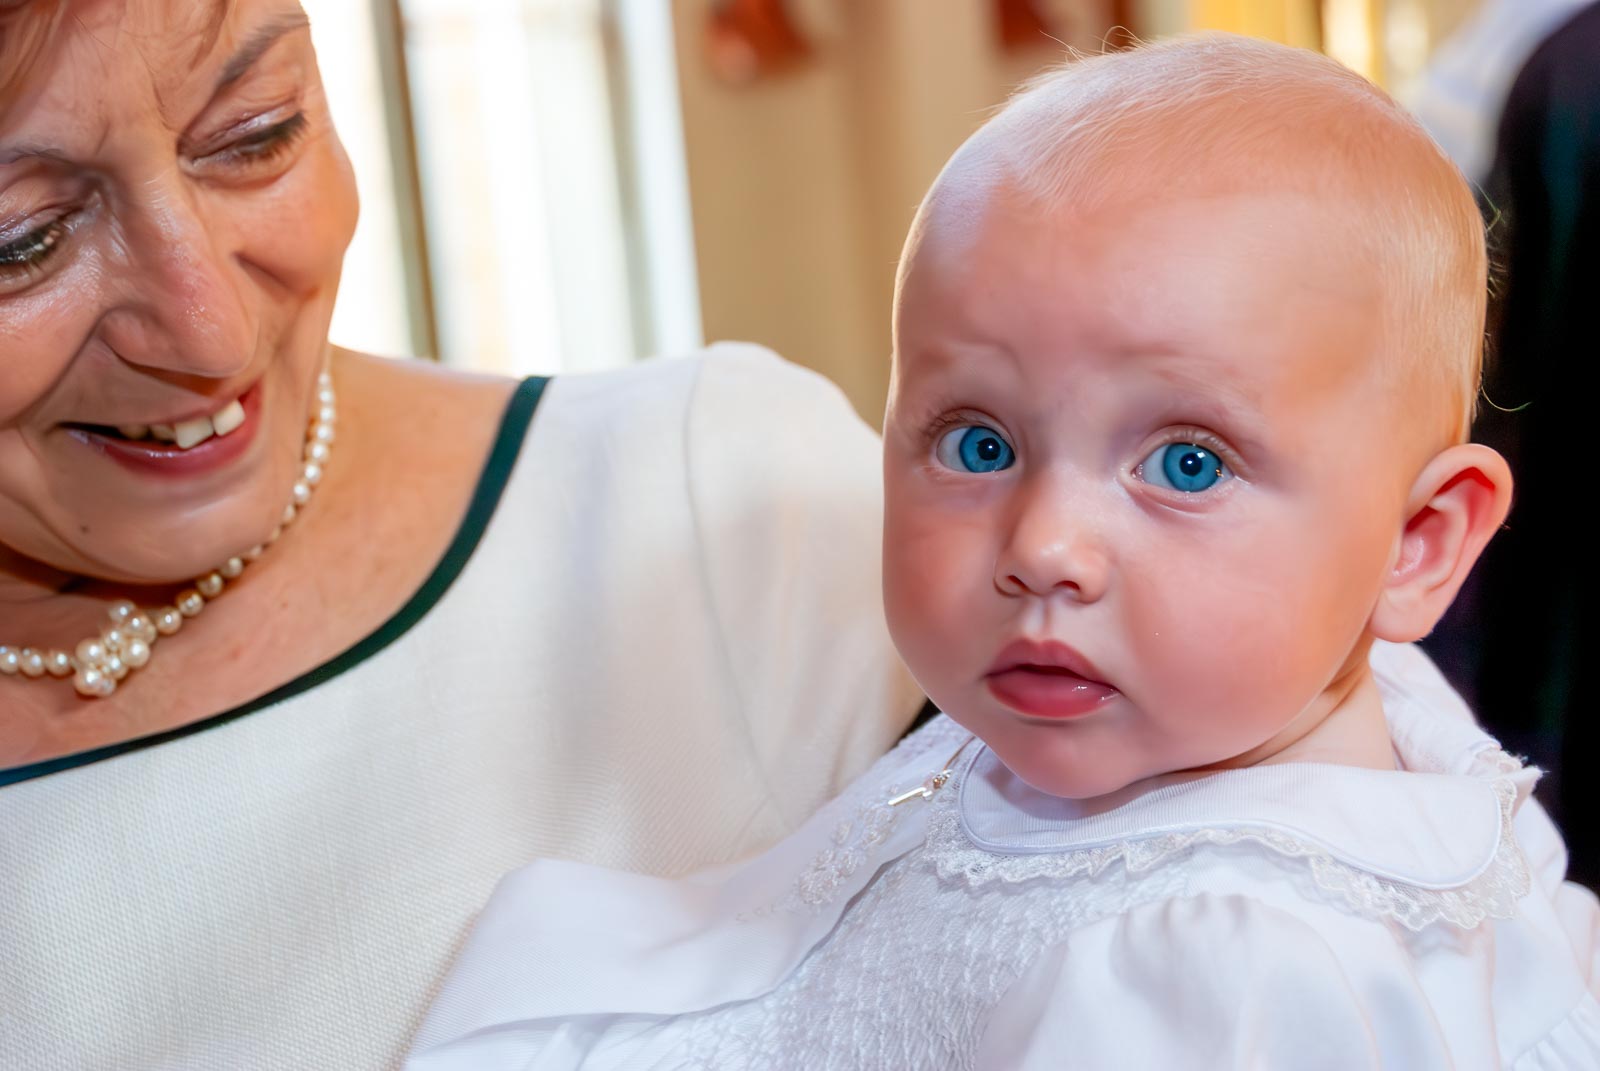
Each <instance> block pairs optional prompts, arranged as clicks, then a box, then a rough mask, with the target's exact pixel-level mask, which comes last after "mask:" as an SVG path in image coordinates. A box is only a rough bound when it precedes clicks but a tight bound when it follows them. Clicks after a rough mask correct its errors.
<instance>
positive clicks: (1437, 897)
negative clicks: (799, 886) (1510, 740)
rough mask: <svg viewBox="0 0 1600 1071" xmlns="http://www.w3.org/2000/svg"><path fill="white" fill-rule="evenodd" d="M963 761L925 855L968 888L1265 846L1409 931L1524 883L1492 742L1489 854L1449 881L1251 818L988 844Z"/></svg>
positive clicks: (1341, 899) (1509, 796)
mask: <svg viewBox="0 0 1600 1071" xmlns="http://www.w3.org/2000/svg"><path fill="white" fill-rule="evenodd" d="M971 769H972V763H971V762H968V763H966V764H965V765H964V766H963V767H962V769H961V770H960V772H959V773H958V774H957V776H956V777H955V778H953V779H952V780H951V782H950V784H949V785H947V786H946V787H945V790H944V791H943V792H942V793H941V794H940V797H941V798H937V799H935V800H934V801H933V804H932V811H931V812H930V814H929V819H928V823H929V824H928V850H927V853H926V857H925V858H926V859H927V861H928V864H929V865H931V866H932V867H933V868H934V870H935V872H936V873H937V874H938V876H939V878H940V879H941V880H944V881H955V882H960V883H963V884H965V885H967V886H969V887H973V888H977V887H981V886H984V885H989V884H993V883H996V882H998V883H1002V884H1019V883H1022V882H1028V881H1033V880H1036V879H1039V878H1055V879H1078V878H1093V877H1096V876H1098V875H1099V874H1101V873H1102V872H1104V871H1105V870H1106V869H1107V868H1109V867H1113V866H1121V867H1122V868H1123V869H1124V870H1125V871H1126V872H1127V873H1128V874H1129V875H1130V876H1133V875H1141V874H1146V873H1149V872H1151V871H1154V870H1156V869H1158V868H1160V867H1163V866H1165V865H1167V864H1170V863H1174V862H1177V861H1179V860H1180V859H1181V858H1185V857H1187V856H1188V855H1189V854H1190V853H1191V852H1193V851H1195V850H1198V849H1202V848H1206V847H1229V846H1233V845H1239V844H1249V845H1252V846H1255V847H1260V848H1265V849H1267V850H1268V852H1270V853H1271V854H1272V855H1274V856H1276V857H1277V858H1279V859H1280V860H1283V861H1287V862H1292V863H1293V864H1294V865H1296V866H1304V867H1306V868H1308V870H1309V874H1310V877H1311V880H1312V882H1313V883H1314V884H1315V886H1316V888H1317V889H1319V890H1320V891H1321V892H1323V893H1325V894H1327V895H1328V896H1329V897H1330V898H1331V899H1333V900H1334V901H1336V902H1337V903H1339V904H1341V905H1342V906H1343V907H1345V908H1347V909H1348V910H1350V911H1353V912H1355V913H1356V914H1359V915H1362V916H1364V917H1368V918H1374V919H1389V920H1393V921H1395V922H1398V923H1400V924H1401V925H1402V926H1404V927H1406V928H1407V929H1409V930H1422V929H1424V928H1426V927H1428V926H1430V925H1432V924H1434V923H1436V922H1446V923H1449V924H1451V925H1454V926H1459V927H1461V928H1462V929H1472V928H1474V927H1476V926H1478V925H1479V924H1480V923H1482V922H1483V921H1484V920H1485V919H1488V918H1497V919H1503V918H1510V917H1511V916H1512V915H1513V914H1514V913H1515V911H1516V905H1517V901H1518V900H1520V899H1521V898H1522V897H1523V896H1524V895H1525V894H1526V893H1527V892H1528V890H1529V888H1530V887H1531V881H1530V878H1529V873H1528V865H1527V861H1526V860H1525V859H1524V858H1523V856H1522V850H1521V848H1520V847H1519V846H1518V844H1517V840H1516V837H1515V835H1514V834H1513V832H1512V825H1511V823H1512V810H1513V807H1514V805H1515V803H1516V799H1517V789H1516V785H1515V784H1514V783H1513V782H1512V780H1511V776H1512V775H1513V774H1514V773H1516V772H1518V771H1520V770H1521V769H1522V766H1521V764H1520V763H1518V762H1517V761H1516V760H1515V759H1514V758H1512V757H1511V756H1509V755H1507V754H1506V753H1505V752H1503V751H1499V750H1497V749H1496V750H1489V751H1485V753H1484V754H1483V755H1481V756H1479V757H1478V759H1477V760H1476V761H1475V762H1474V764H1473V774H1474V776H1478V777H1480V778H1483V779H1486V780H1489V781H1490V787H1492V788H1493V790H1494V793H1495V797H1496V799H1497V800H1498V802H1499V809H1500V832H1499V838H1498V843H1497V846H1496V849H1495V854H1494V858H1493V859H1492V860H1491V861H1490V863H1489V865H1488V866H1487V867H1485V868H1484V870H1483V871H1482V872H1481V873H1480V874H1478V875H1477V876H1475V877H1474V878H1472V879H1471V880H1470V881H1468V882H1466V883H1465V884H1462V885H1460V886H1457V887H1455V888H1448V889H1428V888H1422V887H1419V886H1415V885H1408V884H1406V883H1404V882H1400V881H1395V880H1392V879H1389V878H1382V877H1379V876H1378V875H1376V874H1373V873H1371V872H1369V871H1366V870H1362V869H1361V868H1359V867H1356V866H1353V865H1351V864H1349V863H1346V862H1344V861H1342V860H1339V859H1336V858H1335V857H1334V856H1333V855H1331V854H1330V853H1329V852H1328V851H1327V849H1326V848H1324V847H1322V846H1321V845H1319V844H1315V843H1313V842H1310V841H1306V840H1302V839H1300V838H1298V837H1295V836H1293V835H1292V834H1289V833H1286V832H1283V831H1281V830H1277V829H1271V828H1260V827H1258V828H1249V827H1246V828H1235V829H1223V828H1200V829H1193V830H1185V831H1182V832H1172V833H1160V834H1155V835H1152V836H1149V837H1142V838H1130V839H1127V840H1123V841H1119V842H1117V843H1115V844H1105V845H1096V846H1094V847H1085V848H1076V849H1067V850H1064V851H1057V852H1048V853H1037V854H1026V855H1010V854H1001V853H997V852H991V851H988V850H985V849H983V848H980V847H978V846H977V845H976V844H974V843H973V842H972V840H971V838H970V837H969V836H968V835H967V832H966V830H965V829H964V828H963V826H962V823H961V813H960V809H959V808H958V807H957V805H956V802H957V800H959V798H960V786H961V783H962V782H963V780H964V778H965V777H966V775H967V773H968V772H969V771H970V770H971Z"/></svg>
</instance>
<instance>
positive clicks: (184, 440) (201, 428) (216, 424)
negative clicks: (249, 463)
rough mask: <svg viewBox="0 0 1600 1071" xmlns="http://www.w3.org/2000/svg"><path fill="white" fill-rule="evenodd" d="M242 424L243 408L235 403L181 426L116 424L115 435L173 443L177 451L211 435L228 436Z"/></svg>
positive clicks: (184, 422) (196, 443)
mask: <svg viewBox="0 0 1600 1071" xmlns="http://www.w3.org/2000/svg"><path fill="white" fill-rule="evenodd" d="M243 423H244V406H242V405H240V404H239V401H238V399H234V400H233V401H231V402H229V403H228V404H227V405H225V406H223V407H222V408H221V409H219V410H217V411H216V412H215V413H212V414H211V415H210V416H208V417H197V418H195V419H194V420H185V421H183V422H182V423H180V424H148V425H147V424H119V425H118V426H117V434H119V435H121V436H122V437H123V438H124V439H143V438H146V437H149V438H151V439H154V440H155V441H156V442H161V443H175V444H176V445H177V447H178V449H180V450H187V449H189V448H190V447H191V446H199V445H200V444H201V443H203V442H205V441H206V440H207V439H209V438H211V437H212V436H213V435H227V434H229V433H230V432H235V431H238V430H239V427H240V425H242V424H243Z"/></svg>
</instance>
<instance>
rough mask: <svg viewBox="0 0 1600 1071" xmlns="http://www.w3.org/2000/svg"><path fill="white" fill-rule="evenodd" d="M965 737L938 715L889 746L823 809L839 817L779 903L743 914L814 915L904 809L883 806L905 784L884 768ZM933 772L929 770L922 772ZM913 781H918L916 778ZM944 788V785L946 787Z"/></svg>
mask: <svg viewBox="0 0 1600 1071" xmlns="http://www.w3.org/2000/svg"><path fill="white" fill-rule="evenodd" d="M970 735H971V734H970V733H968V732H967V731H966V730H965V729H962V728H961V727H960V726H958V725H956V724H955V723H954V722H952V721H950V720H949V719H948V718H945V717H943V716H941V717H939V718H938V719H937V720H936V721H932V722H929V723H928V724H927V725H926V726H924V727H923V728H922V729H921V730H919V731H918V732H916V733H914V734H912V735H911V736H909V737H907V738H906V739H904V740H902V741H901V742H900V743H899V744H897V745H895V747H894V748H893V749H892V750H891V751H890V752H889V753H888V754H887V755H886V756H884V757H883V758H882V759H879V760H878V762H877V763H876V764H875V765H874V767H873V770H872V771H871V772H870V773H869V775H868V776H866V777H864V778H862V779H861V781H860V782H858V784H857V786H856V787H855V789H854V790H852V791H850V792H847V793H846V794H845V795H842V796H840V797H839V798H838V799H836V800H834V802H833V803H830V804H829V805H828V808H829V810H831V811H837V812H839V813H840V814H841V815H842V816H843V817H841V818H840V820H839V822H838V824H836V825H835V826H834V827H833V832H832V833H831V834H830V836H829V843H828V846H827V847H826V848H824V849H823V850H822V851H820V852H818V853H817V855H816V857H815V858H813V859H812V860H811V862H810V864H809V865H808V866H807V867H806V868H805V869H804V870H802V871H801V872H800V876H799V877H797V878H796V879H795V881H794V884H793V886H791V888H790V891H789V895H788V896H787V897H785V898H784V899H783V900H782V901H781V902H780V903H777V904H774V905H771V906H769V907H766V908H762V909H760V910H757V911H754V912H750V913H749V916H760V915H766V914H770V913H771V912H773V911H807V912H811V913H813V914H815V913H817V912H820V911H821V910H822V909H823V908H825V907H827V906H828V905H829V904H830V903H832V902H833V900H834V899H835V898H836V897H837V896H838V893H839V889H840V888H841V887H842V886H843V885H844V884H845V882H847V881H849V880H850V878H851V877H852V876H853V875H854V874H855V873H856V871H858V870H860V869H861V868H862V867H863V866H865V865H866V864H867V863H868V862H870V861H872V860H873V859H874V858H875V857H876V856H877V854H878V849H879V848H881V847H883V844H884V842H885V841H887V840H888V839H889V837H890V836H891V835H892V834H893V833H894V831H895V829H896V828H897V827H898V826H899V824H900V820H901V818H902V816H904V815H905V814H906V813H907V811H906V808H905V807H891V806H889V803H888V801H889V800H891V799H893V798H894V797H895V796H898V795H899V794H900V793H901V792H902V791H903V790H904V789H905V788H906V787H908V786H907V785H905V784H902V783H901V782H900V781H895V780H887V779H886V777H887V773H886V771H887V770H891V769H897V768H899V767H900V766H903V765H904V764H905V763H906V762H908V761H909V760H910V759H911V758H912V757H913V756H914V755H916V754H919V753H926V754H927V755H928V756H929V758H930V759H933V758H934V757H935V756H938V757H940V758H942V757H943V756H944V753H945V749H946V748H949V747H954V746H955V745H956V744H957V743H959V742H960V741H962V740H965V739H967V738H968V737H969V736H970ZM937 772H938V771H937V770H932V769H930V770H929V771H928V774H929V775H932V774H934V773H937ZM918 780H919V782H920V780H921V778H920V777H919V778H918ZM950 787H952V786H946V791H948V790H949V788H950ZM741 917H747V916H741Z"/></svg>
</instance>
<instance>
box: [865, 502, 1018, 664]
mask: <svg viewBox="0 0 1600 1071" xmlns="http://www.w3.org/2000/svg"><path fill="white" fill-rule="evenodd" d="M886 546H887V551H886V553H885V558H884V570H883V577H884V609H885V613H886V615H887V617H888V621H889V631H890V635H891V636H892V637H893V639H894V642H895V646H896V647H897V648H899V650H900V655H901V657H902V658H903V659H904V660H905V662H906V665H907V666H908V667H909V668H910V669H911V672H912V673H913V675H915V676H916V678H917V680H918V681H919V682H920V683H921V684H922V685H923V687H924V688H929V689H932V688H935V687H937V684H938V681H939V679H940V678H941V676H943V675H946V674H948V672H949V670H950V669H951V668H953V664H954V663H957V662H960V661H962V659H960V658H958V657H957V655H958V654H959V652H960V651H961V650H963V649H964V648H966V647H968V646H970V645H971V643H972V642H973V641H974V639H975V638H976V637H975V632H976V631H977V630H978V629H979V628H980V621H981V620H982V618H983V614H982V607H981V606H980V605H979V602H980V601H981V599H982V592H983V584H982V583H980V581H981V580H982V577H981V576H979V575H978V574H979V572H981V570H980V569H979V567H978V565H976V564H975V563H976V562H977V561H978V557H979V555H980V553H981V552H980V551H979V549H978V547H977V546H975V544H974V541H973V540H972V539H971V538H969V533H966V532H964V531H963V529H962V528H961V527H960V526H959V525H942V524H920V525H919V524H914V523H913V524H907V523H892V524H891V525H890V527H889V528H888V529H887V543H886ZM990 586H991V587H992V584H991V585H990ZM941 670H942V671H944V672H943V673H941Z"/></svg>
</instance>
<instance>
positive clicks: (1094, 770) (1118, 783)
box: [995, 750, 1144, 800]
mask: <svg viewBox="0 0 1600 1071" xmlns="http://www.w3.org/2000/svg"><path fill="white" fill-rule="evenodd" d="M995 756H996V757H997V758H998V759H999V760H1000V761H1001V763H1003V764H1004V765H1005V768H1006V769H1008V770H1010V771H1011V772H1012V773H1013V774H1015V775H1016V776H1017V778H1018V779H1020V780H1021V781H1022V782H1023V783H1024V784H1026V785H1027V786H1028V787H1029V788H1032V789H1034V790H1036V791H1038V792H1043V793H1044V794H1045V795H1047V796H1059V797H1060V798H1061V799H1066V800H1095V799H1099V798H1101V797H1102V796H1114V795H1116V794H1118V793H1120V792H1122V791H1123V790H1124V789H1126V788H1128V787H1129V786H1130V785H1134V784H1137V783H1139V782H1140V781H1142V780H1144V778H1142V777H1130V776H1129V775H1128V774H1127V773H1126V772H1125V771H1121V770H1117V769H1110V768H1107V767H1105V766H1099V767H1093V766H1091V767H1089V768H1082V767H1080V766H1079V765H1078V764H1075V763H1074V764H1066V765H1063V764H1052V763H1045V762H1041V761H1040V760H1039V757H1038V755H1037V754H1024V755H1018V756H1013V757H1007V756H1006V755H1003V754H1001V753H1000V752H999V751H997V750H996V751H995Z"/></svg>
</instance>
